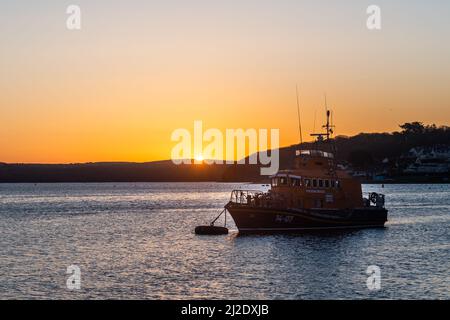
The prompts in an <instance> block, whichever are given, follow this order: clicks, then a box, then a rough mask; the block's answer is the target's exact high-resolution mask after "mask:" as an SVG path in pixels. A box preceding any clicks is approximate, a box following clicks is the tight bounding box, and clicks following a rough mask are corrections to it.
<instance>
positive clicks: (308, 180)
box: [305, 179, 311, 187]
mask: <svg viewBox="0 0 450 320" xmlns="http://www.w3.org/2000/svg"><path fill="white" fill-rule="evenodd" d="M305 186H306V187H311V179H305Z"/></svg>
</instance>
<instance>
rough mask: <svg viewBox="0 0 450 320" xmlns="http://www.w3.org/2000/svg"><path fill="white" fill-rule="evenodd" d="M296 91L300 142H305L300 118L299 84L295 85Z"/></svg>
mask: <svg viewBox="0 0 450 320" xmlns="http://www.w3.org/2000/svg"><path fill="white" fill-rule="evenodd" d="M295 91H296V93H297V116H298V132H299V135H300V144H302V143H303V135H302V122H301V119H300V103H299V98H298V85H296V86H295Z"/></svg>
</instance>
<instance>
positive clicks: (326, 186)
mask: <svg viewBox="0 0 450 320" xmlns="http://www.w3.org/2000/svg"><path fill="white" fill-rule="evenodd" d="M324 182H325V188H329V187H330V180H324Z"/></svg>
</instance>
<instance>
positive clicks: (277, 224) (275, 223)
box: [225, 202, 387, 234]
mask: <svg viewBox="0 0 450 320" xmlns="http://www.w3.org/2000/svg"><path fill="white" fill-rule="evenodd" d="M225 208H226V209H227V210H228V212H229V213H230V215H231V216H232V218H233V220H234V222H235V224H236V226H237V228H238V229H239V233H241V234H243V233H277V232H302V231H314V230H330V229H351V228H382V227H384V224H385V222H386V221H387V210H386V209H385V208H379V207H363V208H355V209H275V208H264V207H253V206H248V205H242V204H236V203H232V202H230V203H228V204H227V205H226V206H225Z"/></svg>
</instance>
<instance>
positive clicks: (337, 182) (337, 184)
mask: <svg viewBox="0 0 450 320" xmlns="http://www.w3.org/2000/svg"><path fill="white" fill-rule="evenodd" d="M340 187H341V183H340V182H339V180H336V188H340Z"/></svg>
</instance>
